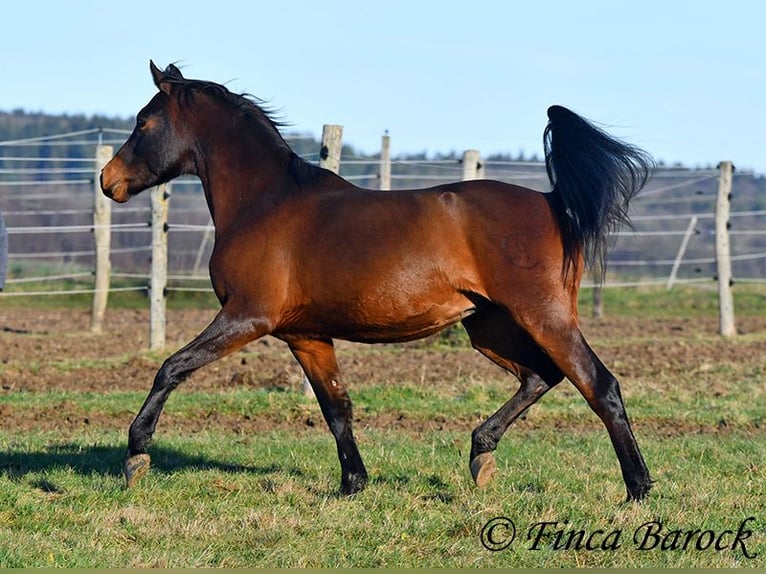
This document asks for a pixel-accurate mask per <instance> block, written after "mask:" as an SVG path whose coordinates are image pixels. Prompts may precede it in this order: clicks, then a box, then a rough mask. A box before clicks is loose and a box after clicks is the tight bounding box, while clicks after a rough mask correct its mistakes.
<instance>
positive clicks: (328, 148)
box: [319, 124, 343, 173]
mask: <svg viewBox="0 0 766 574" xmlns="http://www.w3.org/2000/svg"><path fill="white" fill-rule="evenodd" d="M342 149H343V126H337V125H329V124H325V125H324V126H323V127H322V146H321V147H320V148H319V166H320V167H324V168H326V169H329V170H330V171H334V172H335V173H338V172H340V154H341V150H342Z"/></svg>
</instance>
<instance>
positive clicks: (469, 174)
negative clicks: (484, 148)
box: [463, 149, 484, 181]
mask: <svg viewBox="0 0 766 574" xmlns="http://www.w3.org/2000/svg"><path fill="white" fill-rule="evenodd" d="M483 177H484V166H483V165H482V163H481V156H480V155H479V152H478V151H477V150H475V149H467V150H465V151H464V152H463V181H465V180H468V179H481V178H483Z"/></svg>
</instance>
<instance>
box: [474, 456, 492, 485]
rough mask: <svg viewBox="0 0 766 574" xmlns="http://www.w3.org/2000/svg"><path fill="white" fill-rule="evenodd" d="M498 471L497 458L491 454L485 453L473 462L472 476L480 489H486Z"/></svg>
mask: <svg viewBox="0 0 766 574" xmlns="http://www.w3.org/2000/svg"><path fill="white" fill-rule="evenodd" d="M496 470H497V465H496V464H495V456H494V455H493V454H492V453H491V452H483V453H481V454H479V455H476V456H475V457H474V458H473V460H471V475H472V476H473V481H474V482H475V483H476V486H478V487H479V488H484V487H485V486H487V485H488V484H489V483H490V482H491V481H492V477H493V476H495V471H496Z"/></svg>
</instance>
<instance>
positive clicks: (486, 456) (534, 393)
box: [463, 308, 563, 487]
mask: <svg viewBox="0 0 766 574" xmlns="http://www.w3.org/2000/svg"><path fill="white" fill-rule="evenodd" d="M463 325H464V326H465V328H466V331H467V332H468V335H469V336H470V338H471V344H472V345H473V347H474V348H475V349H476V350H478V351H479V352H481V353H482V354H483V355H485V356H486V357H487V358H489V359H490V360H492V361H493V362H495V363H496V364H497V365H499V366H501V367H502V368H504V369H506V370H507V371H509V372H511V373H513V374H514V375H516V377H517V378H518V379H519V381H520V382H521V386H520V387H519V389H518V391H516V393H515V394H514V395H513V397H511V399H510V400H509V401H508V402H506V403H505V404H504V405H503V406H502V407H500V408H499V409H498V410H497V411H496V412H495V413H494V414H493V415H492V416H490V417H489V418H488V419H487V420H486V421H484V422H483V423H482V424H481V425H479V426H478V427H476V428H475V429H474V431H473V433H472V434H471V457H470V469H471V475H472V476H473V479H474V481H475V482H476V485H477V486H479V487H483V486H485V485H486V484H487V483H489V481H490V480H492V477H493V475H494V473H495V458H494V455H493V454H492V453H493V452H494V451H495V449H496V448H497V444H498V442H499V441H500V438H501V437H502V436H503V434H504V433H505V431H506V430H508V427H509V426H510V425H511V424H513V422H514V421H515V420H516V419H517V418H518V417H519V416H520V415H521V414H522V413H524V411H526V410H527V409H528V408H529V407H530V406H532V405H533V404H534V403H536V402H537V401H538V399H540V397H542V396H543V395H544V394H545V393H546V392H548V390H549V389H551V387H553V386H554V385H556V384H558V383H559V382H560V381H561V380H562V378H563V374H562V373H561V371H560V370H559V369H558V368H557V367H556V366H555V365H554V364H553V363H552V362H551V361H550V359H549V358H548V357H547V356H546V355H545V354H544V353H543V352H542V350H541V349H540V347H539V346H537V345H536V344H535V343H534V341H532V340H531V339H530V338H529V336H528V335H527V334H526V333H525V332H524V331H523V330H521V329H520V328H519V327H518V326H517V325H516V324H515V323H513V322H512V321H511V319H510V317H509V316H508V315H507V314H506V313H505V312H504V311H501V310H500V309H498V308H486V309H484V310H482V311H481V312H478V313H476V314H475V315H472V316H470V317H468V318H467V319H465V320H464V321H463ZM523 365H526V366H523Z"/></svg>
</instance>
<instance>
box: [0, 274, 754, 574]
mask: <svg viewBox="0 0 766 574" xmlns="http://www.w3.org/2000/svg"><path fill="white" fill-rule="evenodd" d="M605 296H606V298H605V309H606V313H607V318H606V319H604V320H603V321H594V320H591V319H589V317H588V313H589V302H588V298H587V292H584V293H583V301H582V310H581V313H582V315H583V329H584V331H585V333H586V335H587V337H588V339H589V340H590V342H591V344H592V346H593V347H594V348H595V349H596V351H597V352H598V353H599V355H600V356H601V357H602V359H603V360H604V362H605V363H606V364H607V365H608V366H609V367H610V368H611V369H612V370H613V371H614V372H615V374H617V375H618V378H620V380H621V384H622V389H623V395H624V396H625V401H626V404H627V407H628V413H629V415H630V416H631V418H632V421H633V426H634V430H635V432H636V436H637V439H638V441H639V444H640V446H641V448H642V451H643V453H644V456H645V458H646V460H647V464H648V465H649V468H650V471H651V473H652V476H653V478H654V479H655V480H656V481H657V482H656V484H655V487H654V489H653V490H652V492H651V493H650V496H649V498H648V500H647V501H646V502H645V503H643V504H640V505H638V504H632V503H631V504H624V503H623V500H624V498H625V490H624V486H623V482H622V479H621V476H620V472H619V467H618V465H617V461H616V457H615V455H614V451H613V449H612V447H611V444H610V442H609V438H608V435H607V433H606V431H605V430H604V428H603V426H602V425H601V423H600V421H599V420H598V419H597V418H596V416H595V415H594V414H593V413H592V412H591V411H590V410H589V409H588V407H587V405H586V403H585V402H584V400H583V399H582V398H581V397H580V396H579V395H578V394H577V392H576V391H575V390H574V389H573V388H572V386H571V385H569V384H568V383H563V384H562V385H560V386H559V387H558V388H556V389H554V390H553V391H551V392H550V393H549V394H548V395H546V396H545V397H544V398H543V399H542V400H541V401H540V403H539V404H537V405H536V406H535V407H533V408H532V409H531V410H530V412H529V413H528V414H527V415H526V416H525V417H524V418H523V419H521V420H519V421H518V422H517V423H516V424H515V425H514V426H512V427H511V428H510V429H509V431H508V433H507V434H506V435H505V437H504V439H503V441H501V443H500V446H499V448H498V451H497V454H496V458H497V462H498V473H497V475H496V477H495V480H494V481H493V482H492V483H491V484H490V485H489V486H488V487H487V488H485V489H482V490H478V489H476V487H475V486H474V485H473V483H472V481H471V478H470V473H469V471H468V468H467V462H468V451H469V449H470V431H471V430H472V428H473V427H474V426H475V425H476V424H478V423H479V422H480V421H481V420H483V419H484V418H486V417H487V416H488V415H489V414H491V413H492V412H493V411H494V410H495V409H496V408H497V407H499V406H500V404H502V402H504V401H505V400H507V398H508V397H509V396H510V394H511V393H512V391H513V389H514V388H515V384H514V381H513V380H512V379H511V378H510V377H508V376H506V375H505V374H504V373H502V372H501V371H500V370H499V369H497V368H496V367H494V366H493V365H491V364H490V363H488V362H487V361H485V360H484V359H482V358H480V357H478V355H477V354H476V353H475V352H473V351H471V350H470V349H469V348H468V347H467V346H466V342H465V339H464V338H463V337H462V336H461V334H460V333H459V332H457V333H453V334H452V336H451V337H444V338H441V339H432V340H429V341H427V342H425V343H417V344H409V345H390V346H376V347H365V346H360V345H350V344H339V346H338V355H339V361H340V364H341V369H342V370H343V373H344V374H345V380H346V383H347V385H348V387H349V391H350V393H351V397H352V400H353V401H354V405H355V414H356V421H355V425H356V426H355V431H356V434H357V438H358V442H359V445H360V449H361V451H362V455H363V457H364V458H365V462H366V465H367V468H368V470H369V472H370V478H371V482H370V485H369V486H368V488H367V489H366V490H365V491H363V492H362V493H360V494H358V495H355V496H354V497H352V498H344V497H340V496H338V494H337V489H338V483H339V468H338V462H337V456H336V452H335V446H334V443H333V441H332V438H331V435H330V433H329V431H328V430H327V428H326V426H325V424H324V422H323V420H322V419H321V415H320V413H319V410H318V408H317V406H316V405H315V404H314V403H313V401H312V400H309V399H307V398H305V397H303V396H302V395H300V394H299V393H298V392H297V389H298V385H299V381H300V376H299V373H298V371H297V367H296V366H295V365H294V363H293V362H291V359H290V356H289V352H287V351H286V349H285V348H284V347H283V346H282V345H281V344H279V343H277V342H275V341H270V342H263V343H258V344H251V345H249V346H248V347H246V348H245V349H244V350H243V351H241V352H240V353H237V354H236V355H234V356H232V357H229V358H227V359H224V360H222V361H220V362H219V363H218V364H216V365H211V366H210V367H207V368H205V369H203V370H202V371H200V372H199V373H197V374H195V375H194V376H193V377H192V378H191V379H190V380H189V381H188V382H187V383H184V385H183V386H182V387H180V388H179V389H178V390H177V391H176V392H175V393H174V395H173V396H172V397H171V399H170V400H169V402H168V404H167V406H166V408H165V412H164V414H163V416H162V418H161V419H160V424H159V426H158V429H157V434H156V440H155V443H154V445H153V446H152V448H151V454H152V461H153V468H152V471H151V472H150V473H149V474H148V475H147V476H146V477H145V478H144V479H143V481H142V482H141V483H139V485H138V486H137V487H136V488H134V489H131V490H127V489H125V488H124V486H123V478H122V475H121V465H122V459H123V456H124V452H125V446H126V430H127V426H128V425H129V424H130V421H131V420H132V417H133V416H134V414H135V412H136V411H137V409H138V408H139V406H140V404H141V402H142V401H143V399H144V397H145V396H146V392H147V391H148V388H149V386H150V383H151V377H152V376H153V374H154V371H155V370H156V368H157V367H158V366H159V364H160V363H161V361H162V359H163V358H164V356H165V355H166V354H164V353H163V354H155V353H149V352H148V351H145V350H143V348H144V347H145V346H146V338H147V334H146V333H145V331H146V330H147V329H148V327H147V326H146V323H145V320H146V315H145V314H144V313H143V312H142V311H137V310H134V309H125V310H119V309H115V310H111V308H110V312H109V314H108V317H107V323H108V324H107V329H108V330H109V332H108V333H106V334H104V335H102V336H100V337H99V336H94V335H90V334H88V333H87V329H86V327H87V307H86V306H74V307H70V308H68V309H61V308H58V307H57V306H56V305H55V304H52V303H48V304H46V305H44V306H39V307H33V308H25V309H23V310H22V309H21V308H20V300H19V299H16V300H15V301H14V302H9V300H8V299H6V300H3V299H0V328H3V331H2V332H0V382H1V383H2V390H0V421H1V422H0V433H1V434H0V540H2V544H0V567H19V566H27V567H41V566H51V567H134V566H167V567H185V566H213V567H218V566H227V567H244V566H294V567H301V566H311V567H322V566H328V567H329V566H391V567H393V566H437V567H438V566H481V567H510V566H513V567H537V566H547V567H559V566H611V567H633V566H641V567H651V566H655V567H664V566H672V567H700V566H707V567H732V566H746V567H755V566H764V565H766V468H765V467H764V460H766V360H765V359H764V357H766V293H764V292H763V291H762V290H759V289H757V288H748V289H745V288H740V290H739V291H738V292H737V293H736V297H737V299H736V300H737V318H738V325H739V326H740V330H741V332H742V334H741V335H740V336H738V337H736V338H734V339H723V338H721V337H719V336H718V335H716V330H715V327H716V319H715V309H716V308H715V297H714V294H713V293H711V292H707V291H701V290H692V289H689V290H674V291H673V292H671V293H669V294H668V293H666V292H665V291H664V290H662V291H639V290H618V291H607V292H606V293H605ZM118 303H119V301H118ZM173 306H174V305H173V304H172V303H171V307H173ZM176 307H177V310H175V311H173V312H172V313H171V315H170V317H171V321H172V328H171V324H169V339H170V341H169V348H168V352H170V351H171V350H172V349H173V348H175V347H177V346H178V345H180V344H181V343H183V342H184V341H185V340H186V339H188V337H189V336H190V335H191V334H193V333H194V332H196V331H198V330H199V329H200V328H201V327H203V326H204V322H205V321H204V316H205V314H206V313H208V314H210V313H209V312H207V311H205V310H202V311H200V310H197V311H193V310H190V309H189V308H188V307H189V305H188V301H186V302H178V303H177V305H176ZM110 325H111V329H110ZM508 521H512V522H513V527H511V525H510V522H508ZM493 525H494V528H493ZM514 529H515V538H513V540H512V541H511V542H510V543H509V544H508V545H507V547H506V546H505V545H506V543H508V542H509V540H510V539H511V534H512V533H513V532H514ZM487 546H489V547H491V548H493V550H490V549H488V548H487Z"/></svg>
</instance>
